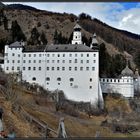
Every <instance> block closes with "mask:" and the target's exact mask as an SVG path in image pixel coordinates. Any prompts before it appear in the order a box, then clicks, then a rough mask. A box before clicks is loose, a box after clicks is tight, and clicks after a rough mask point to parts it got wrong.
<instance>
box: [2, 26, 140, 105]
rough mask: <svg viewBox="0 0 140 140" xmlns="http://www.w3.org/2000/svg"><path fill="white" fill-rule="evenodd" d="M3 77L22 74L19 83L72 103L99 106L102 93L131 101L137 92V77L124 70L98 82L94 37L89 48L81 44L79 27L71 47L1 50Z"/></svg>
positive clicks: (18, 46) (9, 47) (8, 47)
mask: <svg viewBox="0 0 140 140" xmlns="http://www.w3.org/2000/svg"><path fill="white" fill-rule="evenodd" d="M2 67H3V69H4V71H5V72H6V73H18V72H21V73H22V80H23V81H27V82H29V83H35V84H39V85H41V86H42V87H44V88H45V89H49V90H51V91H54V90H57V89H59V90H63V91H64V93H65V95H66V97H67V98H68V99H70V100H74V101H85V102H91V103H92V104H94V105H95V104H97V102H98V101H100V102H102V103H103V96H102V92H103V93H120V94H122V95H123V96H124V97H134V90H135V89H137V90H139V86H140V84H139V83H140V82H139V81H140V80H139V78H138V77H139V76H137V78H135V79H134V78H133V74H132V73H133V72H132V71H131V70H130V69H129V68H128V67H126V68H125V69H124V70H123V71H122V75H121V78H118V79H113V78H99V48H98V41H97V39H96V35H95V34H94V35H93V38H92V43H91V46H90V47H88V46H86V45H84V44H82V35H81V27H80V26H79V25H78V24H76V25H75V27H74V33H73V40H72V44H63V45H46V46H39V47H38V49H36V48H35V49H34V48H29V47H26V46H24V43H23V42H14V43H12V44H10V45H6V46H5V54H4V65H3V66H2Z"/></svg>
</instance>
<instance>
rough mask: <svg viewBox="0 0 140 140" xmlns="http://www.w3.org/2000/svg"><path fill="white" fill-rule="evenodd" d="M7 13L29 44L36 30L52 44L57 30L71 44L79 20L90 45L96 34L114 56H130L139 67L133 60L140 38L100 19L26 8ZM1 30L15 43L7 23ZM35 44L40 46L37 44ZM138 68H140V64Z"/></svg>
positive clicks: (16, 7) (10, 8) (13, 8)
mask: <svg viewBox="0 0 140 140" xmlns="http://www.w3.org/2000/svg"><path fill="white" fill-rule="evenodd" d="M4 14H5V17H6V18H7V22H8V27H11V26H12V22H13V21H15V20H16V21H17V23H18V24H19V26H20V27H21V29H22V31H23V33H24V35H25V36H26V39H27V42H29V41H30V38H31V32H32V31H33V29H34V28H36V31H37V34H39V35H41V34H42V32H43V33H44V34H45V37H46V38H47V42H48V44H53V43H54V34H55V31H56V30H57V32H58V33H61V35H62V36H63V37H65V38H66V39H67V40H69V42H67V43H70V40H71V38H70V37H71V34H72V32H73V27H74V25H75V23H76V20H77V18H79V24H80V25H81V26H82V34H83V37H85V38H86V41H87V42H88V44H89V43H90V41H91V39H90V38H91V37H92V34H93V33H94V32H96V34H97V39H98V40H99V43H100V44H101V43H103V42H104V43H105V45H106V48H107V51H108V53H109V54H110V55H111V56H112V55H116V54H121V55H123V56H125V57H128V56H129V59H130V60H131V63H132V67H134V66H135V65H134V64H133V59H134V58H135V56H136V52H139V51H140V47H139V46H140V40H139V37H140V36H139V35H136V34H133V33H130V32H127V31H122V30H118V29H115V28H112V27H110V26H108V25H107V24H105V23H103V22H101V21H99V20H98V19H92V18H89V16H88V17H86V16H85V17H84V16H79V17H77V16H75V15H73V14H67V13H63V14H60V13H53V12H48V11H42V10H38V9H36V8H33V7H30V6H26V5H19V4H14V5H8V6H7V8H5V10H4ZM0 30H2V31H3V32H5V33H4V35H5V37H4V39H5V40H7V39H8V40H11V34H10V32H9V31H7V30H5V29H4V25H3V24H2V25H1V26H0ZM13 32H14V31H13ZM1 36H3V35H1ZM38 40H40V37H38ZM35 45H37V43H36V44H35ZM1 46H2V45H1ZM124 52H127V53H124ZM126 54H128V55H126ZM131 55H132V56H131ZM138 66H139V67H140V65H138Z"/></svg>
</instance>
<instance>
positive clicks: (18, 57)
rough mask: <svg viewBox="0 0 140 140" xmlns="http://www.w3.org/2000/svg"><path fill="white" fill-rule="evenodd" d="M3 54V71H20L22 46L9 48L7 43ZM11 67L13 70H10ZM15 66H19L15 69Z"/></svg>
mask: <svg viewBox="0 0 140 140" xmlns="http://www.w3.org/2000/svg"><path fill="white" fill-rule="evenodd" d="M5 54H6V55H5V56H4V71H5V72H6V73H13V72H19V71H21V70H22V48H12V49H11V48H9V46H8V45H6V46H5ZM13 54H14V56H13ZM13 60H14V62H13ZM8 61H9V62H8ZM18 61H19V62H18ZM7 67H8V70H7ZM12 67H14V69H13V70H12ZM17 67H19V70H18V69H17Z"/></svg>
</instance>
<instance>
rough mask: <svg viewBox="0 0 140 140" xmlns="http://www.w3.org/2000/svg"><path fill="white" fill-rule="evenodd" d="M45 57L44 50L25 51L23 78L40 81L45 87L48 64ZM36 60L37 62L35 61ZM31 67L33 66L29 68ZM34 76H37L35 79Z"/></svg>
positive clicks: (28, 80) (29, 80)
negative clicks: (46, 66) (46, 65)
mask: <svg viewBox="0 0 140 140" xmlns="http://www.w3.org/2000/svg"><path fill="white" fill-rule="evenodd" d="M45 57H46V56H45V53H44V52H36V53H33V52H31V53H30V52H28V53H23V67H22V79H23V80H26V81H27V82H30V83H38V84H39V85H41V86H43V87H44V82H45V64H46V63H45ZM34 60H35V61H36V62H34ZM24 61H25V62H24ZM24 67H25V70H24ZM29 67H30V68H31V70H29V69H28V68H29ZM34 67H35V70H34ZM39 67H41V70H39ZM33 77H35V78H36V80H35V81H34V80H33Z"/></svg>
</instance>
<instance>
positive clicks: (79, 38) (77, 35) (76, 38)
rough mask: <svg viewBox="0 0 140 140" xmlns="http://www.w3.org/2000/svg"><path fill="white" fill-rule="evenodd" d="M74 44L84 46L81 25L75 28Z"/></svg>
mask: <svg viewBox="0 0 140 140" xmlns="http://www.w3.org/2000/svg"><path fill="white" fill-rule="evenodd" d="M72 44H82V35H81V27H80V25H79V24H76V25H75V26H74V32H73V40H72Z"/></svg>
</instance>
